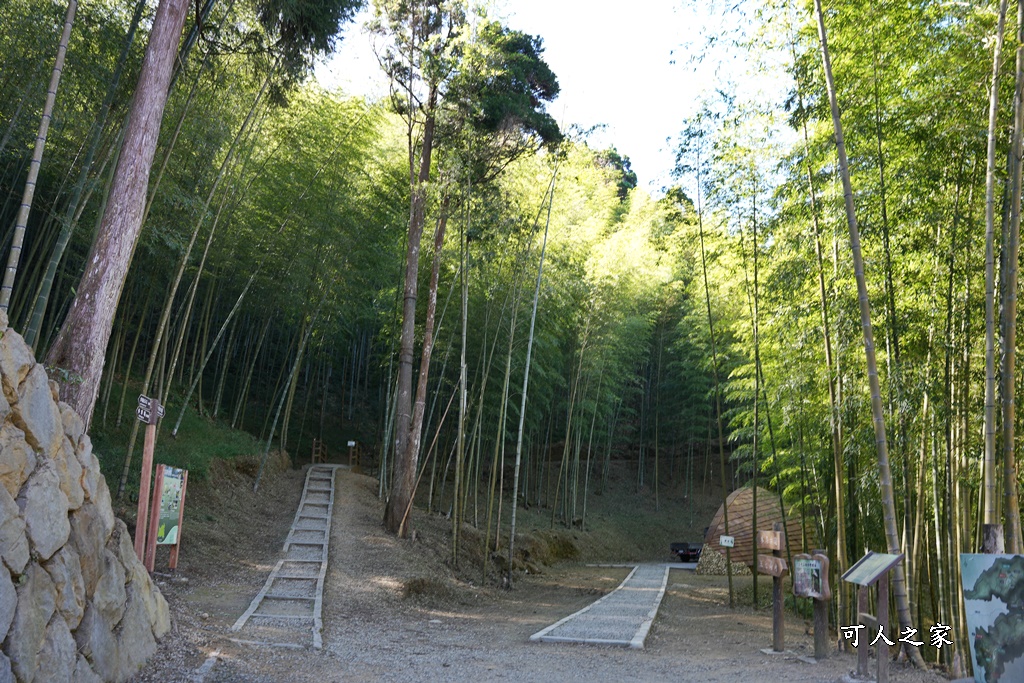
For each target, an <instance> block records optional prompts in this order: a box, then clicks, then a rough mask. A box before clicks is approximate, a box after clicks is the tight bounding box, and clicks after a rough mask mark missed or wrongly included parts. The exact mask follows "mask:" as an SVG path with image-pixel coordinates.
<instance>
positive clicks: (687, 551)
mask: <svg viewBox="0 0 1024 683" xmlns="http://www.w3.org/2000/svg"><path fill="white" fill-rule="evenodd" d="M669 549H670V550H671V551H672V552H673V553H675V554H676V555H677V556H678V557H679V561H680V562H696V561H698V560H699V559H700V551H701V550H703V549H704V544H703V543H673V544H671V545H670V546H669Z"/></svg>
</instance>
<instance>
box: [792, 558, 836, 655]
mask: <svg viewBox="0 0 1024 683" xmlns="http://www.w3.org/2000/svg"><path fill="white" fill-rule="evenodd" d="M828 566H829V564H828V555H826V554H825V551H824V550H815V551H813V553H812V554H811V555H807V554H800V555H794V556H793V594H794V595H795V596H797V597H798V598H812V599H813V600H814V658H815V659H827V658H828V648H829V645H828V643H829V634H828V603H829V600H831V599H832V589H831V588H830V587H829V584H828Z"/></svg>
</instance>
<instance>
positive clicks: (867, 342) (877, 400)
mask: <svg viewBox="0 0 1024 683" xmlns="http://www.w3.org/2000/svg"><path fill="white" fill-rule="evenodd" d="M814 10H815V14H816V15H817V20H818V38H819V39H820V41H821V58H822V64H823V66H824V70H825V84H826V87H827V90H828V99H829V108H830V109H831V112H832V125H833V127H834V129H835V138H836V152H837V154H838V157H839V174H840V178H841V180H842V183H843V199H844V204H845V207H846V223H847V227H848V228H849V231H850V249H851V251H852V252H853V268H854V275H855V277H856V279H857V298H858V299H859V301H860V318H861V328H862V329H863V332H864V355H865V358H866V360H867V367H868V384H869V388H870V392H871V413H872V421H873V422H874V428H875V445H876V446H877V449H878V474H879V492H880V494H881V498H882V520H883V523H884V527H885V539H886V543H887V545H888V550H889V552H890V553H893V554H899V553H900V538H899V532H898V530H897V529H896V503H895V501H894V500H893V491H892V472H891V471H890V468H889V450H888V444H887V442H886V437H885V412H884V409H883V407H882V391H881V387H880V386H879V382H878V366H877V363H876V362H875V340H874V335H873V333H872V330H871V304H870V302H869V301H868V287H867V280H866V279H865V277H864V259H863V258H862V256H861V249H860V230H859V229H858V227H857V214H856V212H855V210H854V205H853V187H852V185H851V182H850V168H849V164H848V162H847V159H846V143H845V141H844V139H843V126H842V122H841V121H840V117H839V103H838V100H837V98H836V86H835V80H834V79H833V77H832V62H831V59H830V58H829V52H828V38H827V34H826V32H825V17H824V14H823V12H822V9H821V0H814ZM893 575H894V577H893V578H894V580H893V594H894V596H895V598H896V612H897V614H898V616H899V624H900V630H901V631H902V630H903V629H906V628H913V624H912V623H911V614H910V602H909V600H908V597H907V581H906V577H905V575H904V571H903V565H902V564H897V565H896V567H895V568H894V569H893ZM905 651H906V653H907V655H908V656H909V657H910V659H911V660H912V661H913V662H914V664H916V665H917V666H919V667H923V666H924V660H923V659H922V658H921V653H920V652H919V651H918V650H917V649H916V648H914V647H911V646H909V645H908V646H907V647H906V648H905Z"/></svg>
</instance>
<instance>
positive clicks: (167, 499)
mask: <svg viewBox="0 0 1024 683" xmlns="http://www.w3.org/2000/svg"><path fill="white" fill-rule="evenodd" d="M184 478H185V470H182V469H178V468H177V467H165V468H164V485H163V492H162V494H161V496H160V526H159V527H157V532H156V543H157V545H175V544H176V543H177V542H178V532H179V529H178V520H179V519H180V517H181V514H180V513H181V490H182V482H183V480H184Z"/></svg>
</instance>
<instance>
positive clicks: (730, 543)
mask: <svg viewBox="0 0 1024 683" xmlns="http://www.w3.org/2000/svg"><path fill="white" fill-rule="evenodd" d="M718 545H720V546H722V547H723V548H735V547H736V537H735V536H725V535H722V536H719V537H718Z"/></svg>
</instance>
